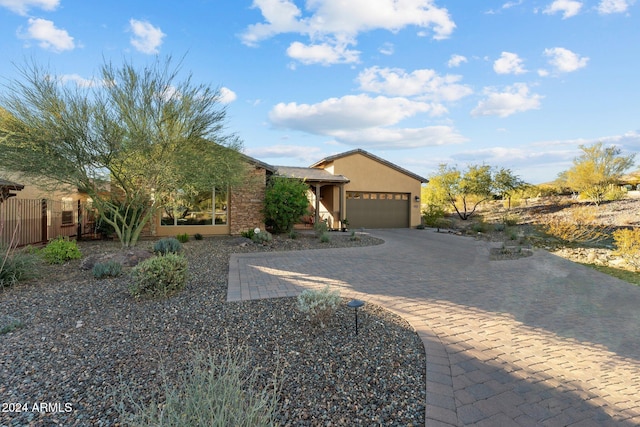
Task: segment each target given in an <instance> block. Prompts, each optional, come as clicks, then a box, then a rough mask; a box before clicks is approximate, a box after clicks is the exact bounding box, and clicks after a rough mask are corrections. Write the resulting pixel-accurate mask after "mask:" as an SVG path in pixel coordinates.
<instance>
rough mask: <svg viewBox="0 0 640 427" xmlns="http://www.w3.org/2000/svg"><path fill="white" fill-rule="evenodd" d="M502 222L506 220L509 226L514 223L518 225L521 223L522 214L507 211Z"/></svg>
mask: <svg viewBox="0 0 640 427" xmlns="http://www.w3.org/2000/svg"><path fill="white" fill-rule="evenodd" d="M502 222H504V223H505V225H507V226H509V227H513V226H514V225H518V224H519V223H520V215H518V214H515V213H511V212H509V213H506V214H505V215H504V216H503V217H502Z"/></svg>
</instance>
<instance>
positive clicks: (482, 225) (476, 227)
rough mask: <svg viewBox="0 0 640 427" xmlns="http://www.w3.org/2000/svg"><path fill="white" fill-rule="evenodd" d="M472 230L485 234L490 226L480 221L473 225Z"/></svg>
mask: <svg viewBox="0 0 640 427" xmlns="http://www.w3.org/2000/svg"><path fill="white" fill-rule="evenodd" d="M471 229H472V230H473V231H474V232H476V233H484V232H486V231H487V230H488V226H487V223H485V222H482V221H478V222H474V223H473V225H472V226H471Z"/></svg>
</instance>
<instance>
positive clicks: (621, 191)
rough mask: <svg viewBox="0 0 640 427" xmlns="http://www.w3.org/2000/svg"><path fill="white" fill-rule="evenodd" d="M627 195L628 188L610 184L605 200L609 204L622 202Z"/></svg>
mask: <svg viewBox="0 0 640 427" xmlns="http://www.w3.org/2000/svg"><path fill="white" fill-rule="evenodd" d="M626 195H627V188H626V187H624V186H620V185H614V184H610V185H609V186H608V187H607V191H606V192H605V193H604V200H605V201H607V202H613V201H616V200H622V199H624V198H625V197H626Z"/></svg>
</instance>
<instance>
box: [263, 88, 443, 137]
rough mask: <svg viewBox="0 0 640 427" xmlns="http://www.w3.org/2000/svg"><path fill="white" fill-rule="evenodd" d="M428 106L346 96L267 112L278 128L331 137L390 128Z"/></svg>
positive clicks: (413, 102)
mask: <svg viewBox="0 0 640 427" xmlns="http://www.w3.org/2000/svg"><path fill="white" fill-rule="evenodd" d="M431 108H432V107H431V105H429V104H427V103H424V102H416V101H410V100H408V99H406V98H388V97H384V96H378V97H375V98H371V97H369V96H367V95H347V96H344V97H342V98H330V99H327V100H325V101H322V102H320V103H317V104H298V103H295V102H291V103H288V104H285V103H279V104H277V105H276V106H275V107H274V108H273V109H272V110H271V112H270V113H269V118H270V119H271V122H272V123H273V124H274V125H276V126H280V127H286V128H291V129H297V130H303V131H306V132H311V133H316V134H322V135H332V134H333V132H334V131H336V130H340V129H362V128H368V127H375V126H390V125H394V124H396V123H398V122H400V121H401V120H404V119H406V118H408V117H412V116H414V115H415V114H417V113H427V112H429V111H430V110H431Z"/></svg>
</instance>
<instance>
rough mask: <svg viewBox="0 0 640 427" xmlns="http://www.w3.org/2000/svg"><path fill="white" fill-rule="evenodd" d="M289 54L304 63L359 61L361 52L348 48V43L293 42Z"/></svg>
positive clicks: (323, 63) (288, 50)
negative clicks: (309, 43)
mask: <svg viewBox="0 0 640 427" xmlns="http://www.w3.org/2000/svg"><path fill="white" fill-rule="evenodd" d="M287 55H289V57H291V58H293V59H296V60H298V61H300V62H302V63H303V64H322V65H330V64H339V63H351V62H358V58H359V55H360V52H358V51H357V50H350V49H347V47H346V45H336V44H328V43H321V44H312V45H305V44H303V43H300V42H293V43H291V45H290V46H289V48H288V49H287Z"/></svg>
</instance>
